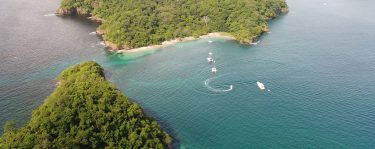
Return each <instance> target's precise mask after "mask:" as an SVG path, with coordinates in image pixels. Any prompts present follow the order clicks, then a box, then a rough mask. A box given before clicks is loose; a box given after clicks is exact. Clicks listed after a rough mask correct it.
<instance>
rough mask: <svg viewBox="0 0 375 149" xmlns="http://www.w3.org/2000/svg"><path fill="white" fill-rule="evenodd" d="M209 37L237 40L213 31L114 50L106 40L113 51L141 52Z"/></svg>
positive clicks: (223, 33) (227, 34)
mask: <svg viewBox="0 0 375 149" xmlns="http://www.w3.org/2000/svg"><path fill="white" fill-rule="evenodd" d="M207 38H225V39H228V40H236V38H235V37H234V36H232V35H230V34H229V33H225V32H213V33H208V34H206V35H202V36H199V37H198V38H194V37H184V38H176V39H173V40H168V41H164V42H162V43H161V44H160V45H150V46H145V47H140V48H134V49H120V50H113V49H112V48H111V46H110V45H109V46H108V45H107V43H108V42H106V41H105V43H106V46H107V47H109V48H111V49H112V51H114V52H117V53H133V52H141V51H148V50H157V49H159V48H162V47H166V46H170V45H173V44H176V43H180V42H186V41H194V40H198V39H207Z"/></svg>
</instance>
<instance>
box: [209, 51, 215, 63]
mask: <svg viewBox="0 0 375 149" xmlns="http://www.w3.org/2000/svg"><path fill="white" fill-rule="evenodd" d="M213 61H214V58H212V52H209V53H208V57H207V62H209V63H212V62H213Z"/></svg>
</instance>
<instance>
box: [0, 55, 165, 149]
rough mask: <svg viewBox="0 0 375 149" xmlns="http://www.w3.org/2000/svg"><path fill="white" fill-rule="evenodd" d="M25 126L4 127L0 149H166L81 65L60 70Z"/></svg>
mask: <svg viewBox="0 0 375 149" xmlns="http://www.w3.org/2000/svg"><path fill="white" fill-rule="evenodd" d="M59 80H60V81H59V85H58V87H57V88H56V89H55V91H54V92H53V93H52V94H51V95H50V96H49V97H48V98H47V99H46V100H45V102H44V103H43V104H42V105H41V106H40V107H39V108H37V109H36V110H34V111H33V113H32V117H31V120H30V121H29V122H28V123H27V124H26V126H24V127H22V128H19V129H14V123H11V122H10V123H7V124H6V126H5V127H4V130H5V132H4V134H3V136H2V137H1V138H0V148H69V149H70V148H167V147H168V144H170V143H171V141H172V139H171V138H170V137H169V135H168V134H166V133H165V132H164V131H163V130H161V128H160V126H159V125H158V124H157V122H156V121H155V120H153V119H152V118H150V117H148V116H147V115H146V114H145V113H144V111H143V110H142V108H141V107H140V106H139V105H137V104H136V103H133V102H131V101H129V99H128V98H127V97H126V96H125V95H124V94H122V93H121V92H120V91H119V90H118V89H116V87H115V86H114V85H113V84H112V83H109V82H108V81H106V80H105V76H104V72H103V68H102V67H101V66H100V65H98V64H97V63H95V62H86V63H83V64H80V65H76V66H73V67H71V68H68V69H66V70H65V71H64V72H63V73H62V74H61V75H60V76H59Z"/></svg>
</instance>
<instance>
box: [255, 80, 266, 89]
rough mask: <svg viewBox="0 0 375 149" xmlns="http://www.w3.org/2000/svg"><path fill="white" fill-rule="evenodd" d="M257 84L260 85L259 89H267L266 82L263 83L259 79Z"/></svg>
mask: <svg viewBox="0 0 375 149" xmlns="http://www.w3.org/2000/svg"><path fill="white" fill-rule="evenodd" d="M257 85H258V87H259V89H261V90H265V89H266V87H264V84H263V83H261V82H259V81H257Z"/></svg>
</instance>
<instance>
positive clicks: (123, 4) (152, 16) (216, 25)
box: [57, 0, 288, 50]
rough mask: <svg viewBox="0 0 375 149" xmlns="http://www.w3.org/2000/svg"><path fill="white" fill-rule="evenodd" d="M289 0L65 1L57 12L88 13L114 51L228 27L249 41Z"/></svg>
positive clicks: (237, 35) (263, 28)
mask: <svg viewBox="0 0 375 149" xmlns="http://www.w3.org/2000/svg"><path fill="white" fill-rule="evenodd" d="M287 11H288V6H287V4H286V2H285V0H142V1H134V0H62V2H61V7H60V8H59V9H58V11H57V13H58V14H72V13H77V14H88V15H91V16H92V17H91V18H92V19H94V20H97V21H100V22H102V24H101V25H100V26H99V28H98V29H97V33H99V34H100V35H103V39H104V40H105V41H106V44H107V46H109V47H111V48H112V49H114V50H118V49H132V48H138V47H144V46H149V45H159V44H161V43H162V42H163V41H168V40H173V39H179V38H184V37H195V38H196V37H199V36H201V35H205V34H208V33H213V32H224V33H227V34H230V35H231V36H233V37H234V38H235V39H236V40H238V41H239V42H241V43H251V42H253V41H254V39H256V38H257V37H259V36H260V35H261V34H262V33H264V32H266V31H268V30H269V29H268V24H267V21H268V20H269V19H271V18H274V17H276V16H277V15H279V14H280V13H282V12H287Z"/></svg>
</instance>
